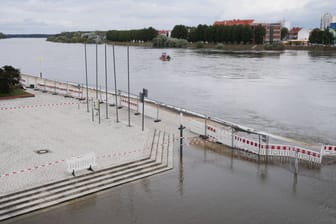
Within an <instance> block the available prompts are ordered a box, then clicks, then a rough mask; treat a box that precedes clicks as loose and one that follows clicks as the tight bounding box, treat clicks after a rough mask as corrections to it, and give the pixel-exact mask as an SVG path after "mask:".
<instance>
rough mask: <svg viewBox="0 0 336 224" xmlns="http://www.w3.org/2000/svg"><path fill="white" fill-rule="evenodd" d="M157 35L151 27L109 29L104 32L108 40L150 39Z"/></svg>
mask: <svg viewBox="0 0 336 224" xmlns="http://www.w3.org/2000/svg"><path fill="white" fill-rule="evenodd" d="M157 35H158V31H157V30H156V29H154V28H153V27H149V28H144V29H138V30H110V31H107V33H106V39H107V40H108V41H117V42H128V41H133V40H141V41H145V42H146V41H152V40H153V38H155V37H156V36H157Z"/></svg>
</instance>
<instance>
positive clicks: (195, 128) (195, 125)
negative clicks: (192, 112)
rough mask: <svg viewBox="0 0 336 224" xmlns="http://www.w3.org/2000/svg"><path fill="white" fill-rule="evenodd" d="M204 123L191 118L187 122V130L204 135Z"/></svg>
mask: <svg viewBox="0 0 336 224" xmlns="http://www.w3.org/2000/svg"><path fill="white" fill-rule="evenodd" d="M204 127H205V126H204V123H202V122H199V121H195V120H191V121H190V122H189V130H190V131H191V132H193V133H195V134H198V135H204V133H205V128H204Z"/></svg>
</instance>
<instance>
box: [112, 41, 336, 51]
mask: <svg viewBox="0 0 336 224" xmlns="http://www.w3.org/2000/svg"><path fill="white" fill-rule="evenodd" d="M109 44H115V45H118V46H139V47H148V48H152V47H153V44H152V42H144V43H139V42H109ZM267 46H271V45H260V44H259V45H257V44H214V43H207V44H206V43H199V42H197V43H188V45H187V46H186V47H185V48H188V49H217V50H223V51H264V50H279V49H274V48H272V47H270V48H269V49H267ZM282 50H300V51H301V50H303V51H313V52H335V53H336V46H286V45H285V46H284V48H283V49H282Z"/></svg>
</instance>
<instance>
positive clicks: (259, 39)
mask: <svg viewBox="0 0 336 224" xmlns="http://www.w3.org/2000/svg"><path fill="white" fill-rule="evenodd" d="M265 34H266V29H265V27H263V26H262V25H258V26H256V27H255V28H254V41H255V43H256V44H263V43H264V36H265Z"/></svg>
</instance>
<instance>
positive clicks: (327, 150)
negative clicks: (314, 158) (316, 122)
mask: <svg viewBox="0 0 336 224" xmlns="http://www.w3.org/2000/svg"><path fill="white" fill-rule="evenodd" d="M321 152H322V155H336V146H335V145H322V149H321Z"/></svg>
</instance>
